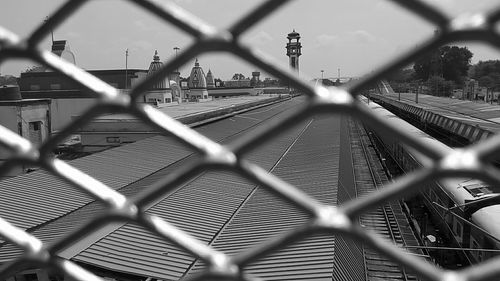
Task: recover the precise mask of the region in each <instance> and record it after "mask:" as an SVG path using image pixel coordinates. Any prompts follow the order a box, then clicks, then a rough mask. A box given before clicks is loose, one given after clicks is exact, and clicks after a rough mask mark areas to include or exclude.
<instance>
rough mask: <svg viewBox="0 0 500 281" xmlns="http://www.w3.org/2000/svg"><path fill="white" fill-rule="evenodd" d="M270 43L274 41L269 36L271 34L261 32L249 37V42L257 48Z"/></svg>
mask: <svg viewBox="0 0 500 281" xmlns="http://www.w3.org/2000/svg"><path fill="white" fill-rule="evenodd" d="M272 41H274V38H273V37H272V36H271V34H269V33H267V32H265V31H262V30H261V31H259V32H258V33H256V34H255V35H253V36H251V37H250V42H252V44H254V45H257V46H258V45H265V44H267V43H269V42H272Z"/></svg>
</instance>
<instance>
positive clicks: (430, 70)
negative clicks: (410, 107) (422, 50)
mask: <svg viewBox="0 0 500 281" xmlns="http://www.w3.org/2000/svg"><path fill="white" fill-rule="evenodd" d="M472 57H473V53H472V52H471V51H470V50H469V49H468V48H467V47H458V46H442V47H440V48H439V49H437V50H435V51H434V52H432V53H430V54H428V55H426V56H423V57H421V58H419V59H417V60H416V61H415V62H414V64H413V65H412V66H411V67H408V68H405V69H400V70H397V71H395V72H394V73H392V74H391V75H389V77H388V80H389V81H391V85H392V87H393V88H394V90H395V91H396V92H408V91H416V88H418V87H422V86H425V87H426V88H427V89H428V91H427V92H428V93H429V94H433V95H437V96H451V95H452V93H453V90H454V89H462V88H463V87H464V83H465V81H467V80H469V79H475V80H476V81H478V82H479V86H481V87H486V88H488V89H489V90H493V91H498V90H500V61H499V60H488V61H479V62H478V63H477V64H474V65H472V64H471V59H472Z"/></svg>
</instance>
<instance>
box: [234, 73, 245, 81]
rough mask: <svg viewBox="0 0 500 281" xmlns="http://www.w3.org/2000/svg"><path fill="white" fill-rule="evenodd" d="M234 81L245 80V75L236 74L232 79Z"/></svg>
mask: <svg viewBox="0 0 500 281" xmlns="http://www.w3.org/2000/svg"><path fill="white" fill-rule="evenodd" d="M232 79H233V80H243V79H245V75H243V74H241V73H235V74H234V75H233V78H232Z"/></svg>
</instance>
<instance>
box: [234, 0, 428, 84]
mask: <svg viewBox="0 0 500 281" xmlns="http://www.w3.org/2000/svg"><path fill="white" fill-rule="evenodd" d="M297 11H300V12H297ZM349 11H352V12H349ZM376 11H380V12H376ZM382 11H383V14H390V18H391V20H390V21H388V20H387V19H383V18H380V15H381V14H382V13H381V12H382ZM310 14H314V15H315V16H314V17H308V15H310ZM303 17H308V20H307V21H298V20H297V19H300V18H303ZM324 19H327V20H326V21H325V20H324ZM375 22H376V23H377V24H376V25H374V24H373V23H375ZM395 23H397V24H395ZM375 26H376V27H375ZM379 27H381V28H379ZM433 29H434V27H433V26H432V25H430V24H429V23H427V22H426V21H424V20H421V19H420V18H418V17H416V16H414V15H412V14H411V13H408V12H406V10H404V9H401V8H400V7H399V6H397V5H395V4H393V3H390V1H362V0H358V1H354V2H352V1H340V2H335V3H333V2H329V1H316V2H313V3H311V2H308V1H294V2H291V3H289V4H287V5H285V6H284V7H283V8H281V9H280V10H278V11H277V12H275V14H274V16H273V17H269V18H265V19H264V20H263V21H262V22H259V23H258V24H257V25H256V26H254V27H252V28H251V29H250V30H249V31H248V32H247V33H245V34H243V36H242V42H243V43H245V44H246V45H248V46H252V47H254V48H258V49H261V50H264V51H265V52H266V53H269V54H270V55H272V56H274V57H278V58H283V57H284V55H285V54H286V49H285V47H286V44H287V43H288V39H287V36H286V34H288V33H293V30H295V31H296V32H297V33H299V35H300V39H299V42H300V43H301V45H302V54H304V56H299V59H298V60H299V62H298V65H299V68H300V70H301V72H303V73H306V74H307V75H308V76H310V77H314V78H321V77H323V78H325V79H330V80H332V81H335V80H336V79H338V78H340V79H341V80H345V79H347V80H348V78H349V77H359V76H362V75H364V74H366V73H369V72H371V71H373V70H374V69H376V68H377V66H378V65H381V64H382V63H383V62H384V61H387V59H388V58H391V57H394V54H402V53H404V52H406V51H407V50H410V49H412V48H414V47H415V45H418V44H419V43H420V42H421V41H423V40H424V39H425V38H428V37H429V36H430V35H431V34H432V32H433ZM410 34H411V35H410ZM294 41H295V39H292V42H294ZM376 46H379V47H376ZM311 52H314V53H321V54H322V55H321V56H315V57H308V59H307V60H306V59H305V55H306V54H308V53H311ZM347 54H350V55H347ZM287 61H288V60H287ZM287 64H288V62H287ZM339 74H340V75H339ZM339 76H340V77H339Z"/></svg>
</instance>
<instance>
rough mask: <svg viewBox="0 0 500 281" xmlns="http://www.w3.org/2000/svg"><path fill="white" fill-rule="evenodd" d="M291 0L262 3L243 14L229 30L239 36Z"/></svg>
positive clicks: (272, 0) (273, 0)
mask: <svg viewBox="0 0 500 281" xmlns="http://www.w3.org/2000/svg"><path fill="white" fill-rule="evenodd" d="M288 2H290V0H270V1H266V2H264V3H262V4H261V5H260V6H258V7H257V8H256V9H254V10H253V11H251V12H250V13H248V14H246V15H245V16H243V17H242V18H241V19H239V20H238V22H236V23H235V24H234V25H233V26H231V27H230V28H229V31H230V32H231V34H232V35H233V36H234V37H239V36H240V35H241V34H242V33H244V32H245V31H247V30H248V29H250V28H252V27H254V26H255V25H256V24H258V23H259V21H261V20H262V19H264V18H265V17H267V16H269V15H270V14H272V13H273V12H274V11H276V10H277V9H278V8H280V7H281V6H283V5H285V4H286V3H288Z"/></svg>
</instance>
